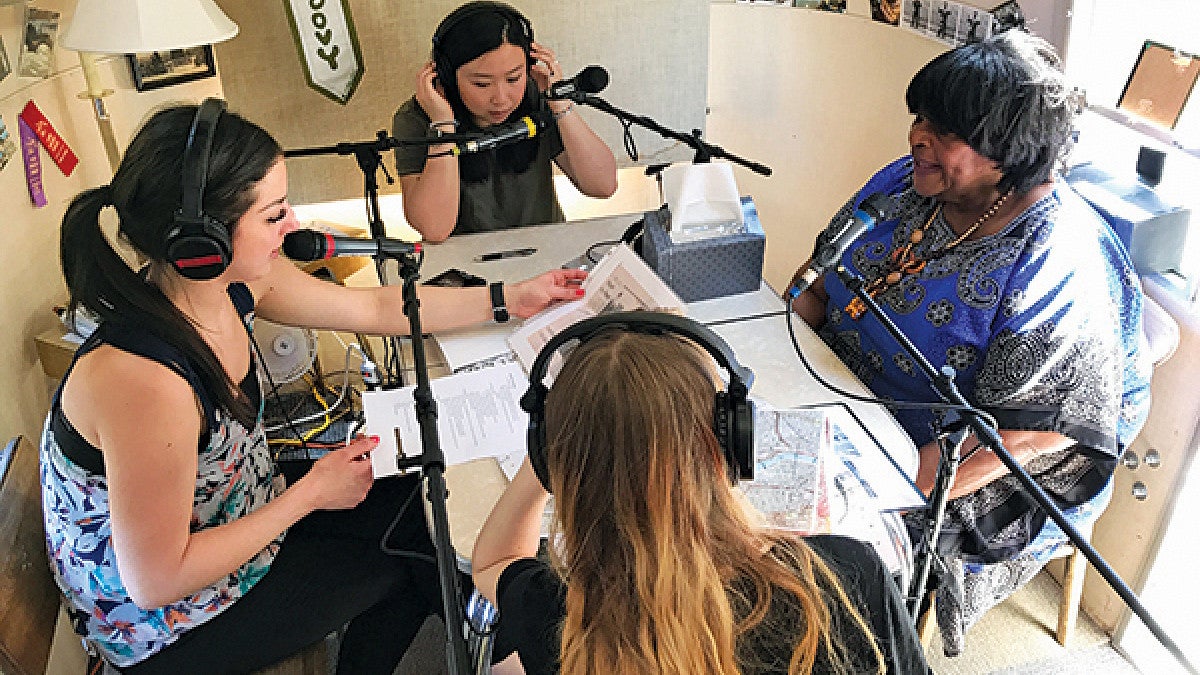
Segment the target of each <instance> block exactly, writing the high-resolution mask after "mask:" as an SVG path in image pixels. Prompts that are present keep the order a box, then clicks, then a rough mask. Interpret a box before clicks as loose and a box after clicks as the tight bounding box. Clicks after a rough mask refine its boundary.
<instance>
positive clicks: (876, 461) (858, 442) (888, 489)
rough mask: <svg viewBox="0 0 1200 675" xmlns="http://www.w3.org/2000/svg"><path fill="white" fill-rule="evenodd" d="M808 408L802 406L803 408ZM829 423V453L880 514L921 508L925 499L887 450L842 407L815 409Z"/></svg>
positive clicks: (924, 503) (848, 410)
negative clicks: (881, 512) (846, 469)
mask: <svg viewBox="0 0 1200 675" xmlns="http://www.w3.org/2000/svg"><path fill="white" fill-rule="evenodd" d="M807 407H810V406H802V408H807ZM811 407H814V408H820V409H821V410H824V411H826V412H827V413H828V414H829V417H830V419H831V420H832V421H833V449H834V452H835V453H836V454H837V455H838V457H840V458H841V460H842V461H843V462H844V463H845V464H846V466H847V468H849V469H850V471H851V472H852V473H853V474H854V475H855V477H857V478H858V480H859V482H861V483H862V485H863V487H864V488H865V489H866V491H867V493H868V494H869V495H871V496H872V497H874V498H875V500H876V503H877V506H878V508H879V510H880V511H902V510H907V509H915V508H924V507H925V506H926V505H927V503H926V500H925V496H924V495H923V494H921V491H920V490H918V489H917V486H916V485H914V484H913V482H912V480H911V479H910V478H909V477H908V476H907V475H905V473H904V471H902V470H901V469H900V465H899V464H897V463H896V461H895V460H894V459H892V456H891V455H889V454H888V452H887V450H885V449H884V448H883V446H882V445H881V444H880V443H879V441H877V440H876V439H875V437H874V436H872V435H871V432H870V431H868V430H867V429H866V428H865V427H864V426H863V425H862V422H860V421H859V419H858V418H857V417H855V416H854V413H853V412H852V411H851V410H850V409H849V408H848V407H846V405H845V404H843V403H830V404H824V405H819V406H811Z"/></svg>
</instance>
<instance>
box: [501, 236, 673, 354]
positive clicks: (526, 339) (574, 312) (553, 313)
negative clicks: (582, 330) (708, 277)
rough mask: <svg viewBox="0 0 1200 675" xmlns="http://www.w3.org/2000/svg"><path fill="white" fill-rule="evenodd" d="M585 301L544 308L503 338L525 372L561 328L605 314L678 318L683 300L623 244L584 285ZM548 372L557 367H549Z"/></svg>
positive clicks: (608, 256)
mask: <svg viewBox="0 0 1200 675" xmlns="http://www.w3.org/2000/svg"><path fill="white" fill-rule="evenodd" d="M583 290H584V292H585V293H584V297H583V298H581V299H579V300H573V301H571V302H565V303H562V304H559V305H554V306H551V307H548V308H546V309H544V310H542V311H541V312H539V313H538V314H535V315H534V316H531V317H529V319H527V320H526V321H525V323H524V324H523V325H522V326H521V327H520V328H518V329H517V330H515V331H514V332H513V334H512V335H511V336H510V337H509V338H508V344H509V345H511V346H512V348H513V351H514V352H516V354H517V359H518V360H519V361H520V362H521V364H522V365H524V366H525V368H526V369H527V370H528V369H529V368H530V367H531V366H532V365H533V361H534V359H536V358H537V355H538V352H540V351H541V349H542V347H543V346H544V345H545V344H546V343H547V342H549V341H550V339H551V338H553V337H554V336H555V335H557V334H558V333H560V332H562V330H563V329H565V328H567V327H568V326H571V325H573V324H576V323H579V322H580V321H583V320H584V319H589V318H591V317H593V316H596V315H598V314H605V313H608V312H623V311H630V310H635V309H645V310H656V311H664V312H671V313H674V314H683V313H684V306H683V301H682V300H680V299H679V296H678V295H676V294H675V291H673V290H671V288H670V287H669V286H667V284H666V283H665V282H664V281H663V280H662V279H661V278H659V276H658V275H657V274H656V273H655V272H654V270H652V269H650V267H649V266H648V265H646V263H645V262H644V261H643V260H642V259H641V258H640V257H638V255H637V254H636V253H634V252H633V249H631V248H629V245H628V244H620V245H618V246H614V247H612V248H611V249H609V251H608V253H606V254H605V255H604V257H603V258H601V259H600V262H598V263H596V267H595V269H593V270H592V271H591V273H589V274H588V276H587V278H586V279H584V281H583ZM550 371H551V372H556V371H557V368H555V367H552V368H551V369H550Z"/></svg>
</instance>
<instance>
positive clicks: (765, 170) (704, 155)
mask: <svg viewBox="0 0 1200 675" xmlns="http://www.w3.org/2000/svg"><path fill="white" fill-rule="evenodd" d="M569 98H570V99H571V100H572V101H575V102H577V103H582V104H584V105H588V106H591V107H593V108H596V109H597V110H602V111H604V112H606V113H608V114H610V115H612V116H613V117H616V118H617V119H620V120H623V121H625V122H629V123H632V124H636V125H638V126H640V127H643V128H645V129H649V130H651V131H654V132H657V133H658V134H659V135H660V136H662V137H664V138H670V139H673V140H676V141H679V142H680V143H683V144H684V145H687V146H688V147H690V148H692V149H693V150H695V151H696V156H695V158H694V159H693V160H692V161H693V162H694V163H696V164H701V163H704V162H707V161H709V160H711V159H713V158H717V159H726V160H729V161H730V162H733V163H734V164H739V165H741V166H744V167H746V168H747V169H750V170H751V171H753V172H754V173H757V174H759V175H761V176H770V175H771V168H770V167H768V166H766V165H763V164H759V163H758V162H753V161H750V160H748V159H745V158H743V157H738V156H737V155H735V154H733V153H730V152H726V151H725V149H724V148H722V147H720V146H718V145H713V144H712V143H708V142H705V141H704V140H702V139H701V138H700V130H699V129H696V130H693V131H692V133H690V134H684V133H680V132H678V131H674V130H672V129H668V128H667V127H664V126H663V125H661V124H659V123H658V122H655V121H654V120H653V119H651V118H649V117H646V116H644V115H635V114H633V113H631V112H628V111H625V110H621V109H620V108H618V107H616V106H614V105H613V104H611V103H609V102H608V101H605V100H604V99H602V98H600V97H599V96H595V95H592V94H573V95H571V96H570V97H569Z"/></svg>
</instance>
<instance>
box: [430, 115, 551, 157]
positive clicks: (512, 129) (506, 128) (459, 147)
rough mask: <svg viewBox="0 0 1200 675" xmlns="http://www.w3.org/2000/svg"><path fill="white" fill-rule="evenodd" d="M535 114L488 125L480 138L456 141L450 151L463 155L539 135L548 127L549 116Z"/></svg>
mask: <svg viewBox="0 0 1200 675" xmlns="http://www.w3.org/2000/svg"><path fill="white" fill-rule="evenodd" d="M535 115H536V117H535ZM535 115H526V116H525V117H522V118H521V119H519V120H517V121H516V122H513V123H511V124H504V125H496V126H494V127H488V128H487V129H484V131H483V133H482V134H481V136H480V137H479V138H477V139H475V140H473V141H460V142H458V143H455V144H454V147H453V148H452V149H451V150H450V153H451V154H453V155H461V154H463V153H468V152H486V151H488V150H491V149H492V148H498V147H500V146H501V145H508V144H509V143H516V142H517V141H523V140H525V139H526V138H533V137H534V136H537V135H538V132H539V131H541V130H542V129H545V128H546V117H547V115H545V114H541V113H535Z"/></svg>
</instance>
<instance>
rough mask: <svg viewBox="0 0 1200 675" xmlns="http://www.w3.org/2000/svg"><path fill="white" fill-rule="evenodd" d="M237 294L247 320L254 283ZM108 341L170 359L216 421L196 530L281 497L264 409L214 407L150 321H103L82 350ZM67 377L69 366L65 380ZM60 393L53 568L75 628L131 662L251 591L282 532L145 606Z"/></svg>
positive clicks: (50, 498) (95, 454)
mask: <svg viewBox="0 0 1200 675" xmlns="http://www.w3.org/2000/svg"><path fill="white" fill-rule="evenodd" d="M229 293H230V296H231V297H232V298H233V299H234V304H235V305H236V306H237V307H238V310H239V313H240V314H242V316H243V319H244V320H245V321H246V322H247V325H249V321H250V320H251V318H252V311H253V299H252V298H251V296H250V293H249V290H248V289H246V287H245V286H243V285H240V284H238V285H234V286H231V287H230V289H229ZM103 344H107V345H111V346H114V347H116V348H118V349H121V350H124V351H127V352H130V353H133V354H137V355H139V356H143V357H144V358H148V359H151V360H154V361H157V362H159V363H162V364H164V365H166V366H168V367H169V368H171V369H172V370H174V371H175V372H176V373H178V374H179V375H180V376H181V377H183V378H184V379H186V380H187V381H188V382H189V383H190V384H191V385H192V387H193V389H195V390H196V394H197V397H198V400H199V401H200V403H201V406H202V408H203V409H204V414H205V418H206V419H207V420H208V430H207V433H206V434H204V437H202V438H201V439H199V448H198V453H199V454H198V467H197V471H196V482H195V492H194V499H193V505H192V520H191V530H192V531H193V532H196V531H199V530H203V529H206V528H210V527H216V526H218V525H222V524H224V523H228V522H231V521H234V520H237V519H238V518H240V517H242V516H244V515H246V514H247V513H250V512H252V511H254V510H255V509H257V508H259V507H261V506H262V505H263V504H266V503H267V502H268V501H270V500H271V499H272V498H273V497H274V496H275V492H274V489H273V487H272V480H271V479H272V477H273V472H272V462H271V456H270V453H269V451H268V448H267V443H266V436H265V434H264V432H263V428H262V423H261V416H260V421H259V422H258V423H257V424H256V425H255V426H254V428H253V429H247V428H246V427H244V426H243V425H242V424H241V423H240V422H238V421H237V420H235V419H233V418H232V417H231V416H230V415H228V414H227V413H226V412H225V411H222V410H218V409H216V408H214V406H213V405H212V403H211V397H210V396H209V394H208V392H205V391H202V390H201V388H200V387H199V386H198V379H197V376H196V373H195V371H194V370H193V368H192V366H191V365H190V364H189V363H188V362H187V361H186V360H185V359H184V358H183V357H182V356H181V355H180V354H179V353H178V352H177V351H176V350H175V349H174V348H172V347H171V346H169V345H167V344H166V343H164V342H162V341H161V340H159V339H157V338H155V337H154V336H153V335H150V334H148V333H147V332H145V331H144V330H134V329H130V328H128V327H124V326H118V325H112V324H109V323H105V324H102V325H101V326H100V327H99V328H98V329H97V330H96V332H95V333H93V334H92V336H91V337H89V339H88V340H87V341H86V342H84V344H83V346H82V347H80V349H79V351H78V352H77V354H76V357H75V358H76V359H78V358H79V357H80V356H82V355H83V354H86V353H88V352H89V351H91V350H93V349H95V348H96V347H98V346H100V345H103ZM72 367H74V364H72ZM252 370H255V369H253V368H252ZM69 377H70V370H68V372H67V375H66V376H64V378H63V382H64V383H65V382H66V380H67V378H69ZM247 381H249V382H250V383H251V384H252V385H253V386H252V387H245V386H244V387H243V388H252V390H253V391H254V394H255V395H256V396H258V397H259V398H260V399H261V395H260V394H259V389H258V386H257V385H258V382H257V373H256V372H252V373H251V374H249V375H248V376H247ZM61 392H62V387H61V386H60V387H59V391H58V393H56V394H55V396H54V401H53V403H52V406H51V410H50V414H49V416H48V418H47V420H46V426H45V429H44V432H43V434H42V443H41V476H42V508H43V515H44V518H45V526H46V544H47V547H48V552H49V555H50V560H51V564H52V567H53V571H54V577H55V580H56V581H57V582H58V585H59V588H61V589H62V591H63V593H64V594H65V595H66V598H67V611H68V613H69V614H70V616H71V620H72V625H73V626H74V628H75V631H76V632H77V633H79V634H80V635H82V636H83V637H84V638H85V639H86V640H87V641H88V642H90V643H91V644H92V645H94V646H95V647H96V649H97V650H99V652H100V654H101V655H102V656H103V657H104V658H105V659H106V660H108V661H109V662H110V663H112V664H114V665H116V666H117V667H124V666H129V665H132V664H135V663H138V662H139V661H142V660H144V659H146V658H147V657H149V656H151V655H153V654H155V653H157V652H158V651H159V650H161V649H163V648H164V647H166V646H167V645H169V644H171V643H172V642H174V641H175V640H177V639H179V637H180V636H181V635H183V634H184V633H186V632H187V631H189V630H191V629H193V628H195V627H196V626H199V625H200V624H202V623H204V622H205V621H208V620H209V619H211V618H212V617H214V616H216V615H217V614H219V613H220V612H222V611H224V610H225V609H228V608H229V607H230V606H232V605H233V603H234V602H236V601H237V600H238V599H239V598H241V597H242V596H243V595H245V594H246V593H247V592H248V591H249V590H250V589H251V588H252V587H253V586H254V584H255V583H257V582H258V580H259V579H261V578H262V577H263V575H265V574H266V573H267V570H268V569H269V568H270V566H271V562H272V561H273V560H274V559H275V555H276V553H277V552H278V550H279V546H280V544H281V543H282V541H283V535H282V534H281V535H280V536H279V537H277V538H276V539H275V541H274V542H272V543H271V544H270V545H268V546H267V547H266V548H264V549H263V550H261V551H259V552H258V554H256V555H255V556H254V557H253V558H251V559H250V560H249V561H247V562H246V563H245V564H243V565H242V566H241V567H239V568H238V569H237V570H235V571H234V572H233V573H231V574H229V575H228V576H226V577H225V578H223V579H221V580H219V581H217V582H216V583H214V584H212V585H210V586H207V587H205V588H202V589H200V590H198V591H196V592H195V593H193V594H191V595H189V596H188V597H186V598H183V599H181V600H178V601H176V602H173V603H171V604H169V605H165V606H163V607H157V608H153V609H143V608H141V607H138V606H137V605H136V604H135V603H134V602H133V600H132V599H131V598H130V597H129V592H128V591H127V590H126V588H125V584H124V582H123V581H122V580H121V571H120V569H119V567H118V565H117V560H116V556H115V552H114V549H113V545H112V522H111V516H110V511H109V494H108V480H107V478H106V477H105V475H104V467H103V458H102V455H101V453H100V452H99V451H98V450H96V449H95V448H93V447H91V446H90V445H88V444H87V442H86V441H84V440H83V438H82V437H81V436H79V434H78V433H77V432H76V431H75V430H74V429H73V428H71V426H70V422H69V421H68V420H67V419H66V417H65V416H64V415H63V414H62V410H61V407H60V405H59V396H60V395H61ZM81 443H82V444H83V447H82V448H81V446H80V444H81ZM88 449H90V450H91V453H89V452H88Z"/></svg>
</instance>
